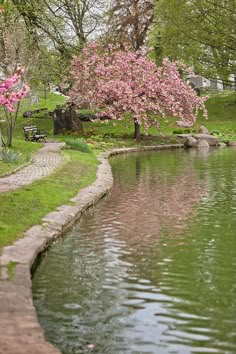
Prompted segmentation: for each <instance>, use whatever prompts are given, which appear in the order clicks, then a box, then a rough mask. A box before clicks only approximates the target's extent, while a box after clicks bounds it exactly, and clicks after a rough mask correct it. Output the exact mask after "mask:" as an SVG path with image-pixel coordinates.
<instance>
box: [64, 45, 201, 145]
mask: <svg viewBox="0 0 236 354" xmlns="http://www.w3.org/2000/svg"><path fill="white" fill-rule="evenodd" d="M180 72H181V74H180ZM185 72H186V74H187V73H188V74H189V69H187V68H185V66H184V65H180V64H177V63H175V62H169V61H168V60H167V59H165V60H164V61H163V65H162V66H161V67H157V66H156V65H155V63H154V62H153V61H152V60H151V59H149V58H148V57H147V53H146V52H142V51H139V52H133V51H129V50H128V49H125V50H124V51H122V50H119V49H117V48H115V47H113V46H112V45H109V46H108V47H107V48H106V49H105V50H101V48H100V47H99V44H97V43H92V44H90V45H88V46H87V47H86V48H84V49H83V51H82V53H81V55H80V56H77V57H74V59H73V61H72V65H71V70H70V78H71V79H72V82H73V85H72V88H71V90H70V93H69V96H70V100H72V101H73V102H74V103H75V104H76V105H77V106H80V105H81V104H83V103H84V102H89V104H90V106H91V107H93V108H98V109H99V110H100V111H102V112H103V113H102V114H103V115H104V114H105V115H106V116H107V117H109V118H110V119H118V120H122V119H124V117H126V119H128V120H130V121H131V120H132V121H133V122H134V126H135V138H139V137H140V126H141V125H143V126H144V128H145V130H147V129H148V128H149V127H150V126H156V127H157V128H159V119H160V118H163V117H170V116H173V117H178V119H180V120H181V121H184V122H188V123H193V122H195V120H196V118H197V114H198V111H199V110H203V113H204V116H205V117H207V111H206V108H205V105H204V101H205V99H206V98H201V97H198V96H197V95H196V93H195V91H194V90H193V89H192V88H191V87H190V86H189V85H188V84H187V83H186V82H185V81H184V80H183V79H182V76H183V73H185ZM127 113H128V114H127ZM98 116H99V114H98Z"/></svg>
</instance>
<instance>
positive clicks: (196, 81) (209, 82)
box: [187, 75, 223, 90]
mask: <svg viewBox="0 0 236 354" xmlns="http://www.w3.org/2000/svg"><path fill="white" fill-rule="evenodd" d="M187 82H188V84H190V85H191V86H192V87H193V88H194V89H211V90H223V83H222V82H221V81H220V80H213V79H206V78H205V77H204V76H201V75H191V76H189V77H188V78H187Z"/></svg>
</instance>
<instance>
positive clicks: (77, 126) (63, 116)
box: [53, 104, 83, 135]
mask: <svg viewBox="0 0 236 354" xmlns="http://www.w3.org/2000/svg"><path fill="white" fill-rule="evenodd" d="M53 122H54V135H57V134H63V133H66V132H81V131H83V125H82V122H81V120H80V119H79V116H78V114H77V113H76V110H75V107H74V106H73V105H72V104H69V105H67V107H66V108H60V107H57V108H56V109H55V111H54V112H53Z"/></svg>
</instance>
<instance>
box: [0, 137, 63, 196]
mask: <svg viewBox="0 0 236 354" xmlns="http://www.w3.org/2000/svg"><path fill="white" fill-rule="evenodd" d="M63 146H64V143H46V144H45V145H44V146H43V147H42V148H41V149H40V150H39V151H38V152H37V153H36V154H35V155H34V157H33V161H32V163H31V164H30V165H28V166H26V167H25V168H23V169H22V170H20V171H18V172H16V173H13V174H11V175H10V176H7V177H2V178H0V193H3V192H10V191H13V190H15V189H18V188H21V187H23V186H26V185H29V184H31V183H33V182H34V181H37V180H39V179H41V178H43V177H46V176H48V175H50V174H51V173H52V172H53V171H54V170H55V169H56V168H57V167H58V166H59V165H60V164H62V162H63V156H62V154H61V152H60V149H61V148H62V147H63Z"/></svg>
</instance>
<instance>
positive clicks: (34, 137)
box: [23, 125, 47, 143]
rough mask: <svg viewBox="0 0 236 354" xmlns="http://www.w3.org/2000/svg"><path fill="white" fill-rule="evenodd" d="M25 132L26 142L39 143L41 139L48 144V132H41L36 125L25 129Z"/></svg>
mask: <svg viewBox="0 0 236 354" xmlns="http://www.w3.org/2000/svg"><path fill="white" fill-rule="evenodd" d="M23 130H24V135H25V140H26V141H36V142H37V141H39V140H40V139H43V140H44V142H45V143H46V139H45V138H46V136H47V134H46V132H45V131H43V130H40V129H38V128H37V127H36V125H30V126H28V127H23Z"/></svg>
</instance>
